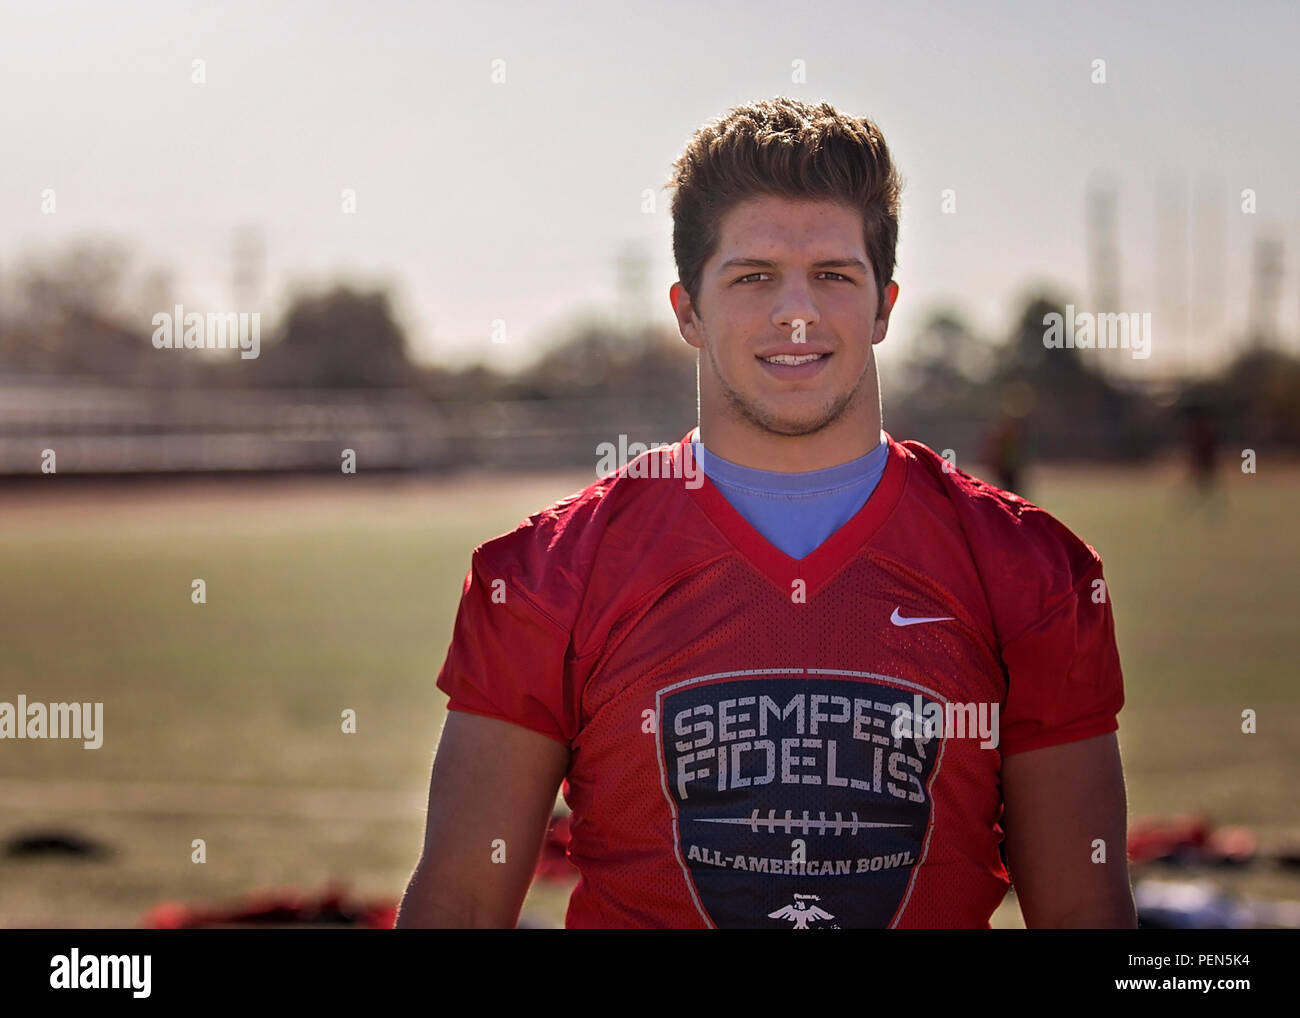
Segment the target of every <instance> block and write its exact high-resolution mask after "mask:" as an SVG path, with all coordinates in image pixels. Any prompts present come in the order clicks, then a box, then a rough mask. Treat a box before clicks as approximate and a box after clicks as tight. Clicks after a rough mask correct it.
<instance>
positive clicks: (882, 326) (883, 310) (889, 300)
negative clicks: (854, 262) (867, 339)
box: [871, 279, 898, 346]
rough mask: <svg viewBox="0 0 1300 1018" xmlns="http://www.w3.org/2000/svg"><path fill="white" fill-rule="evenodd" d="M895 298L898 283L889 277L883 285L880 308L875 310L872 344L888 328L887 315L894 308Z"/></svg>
mask: <svg viewBox="0 0 1300 1018" xmlns="http://www.w3.org/2000/svg"><path fill="white" fill-rule="evenodd" d="M897 300H898V284H897V283H895V282H894V281H893V280H892V279H891V280H890V281H889V285H888V286H887V287H885V293H884V297H883V299H882V300H881V302H880V310H879V311H877V312H876V324H875V325H874V326H873V327H872V330H871V345H872V346H875V345H876V344H877V343H879V342H880V341H881V340H883V339H884V338H885V332H886V331H887V330H888V329H889V315H890V313H891V312H892V311H893V310H894V303H895V302H896V301H897Z"/></svg>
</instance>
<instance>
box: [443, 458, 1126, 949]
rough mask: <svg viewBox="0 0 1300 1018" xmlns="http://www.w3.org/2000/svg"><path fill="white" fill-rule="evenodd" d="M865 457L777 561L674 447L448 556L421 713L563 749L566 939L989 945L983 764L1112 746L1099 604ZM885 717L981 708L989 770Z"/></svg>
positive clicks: (947, 490)
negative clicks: (710, 933)
mask: <svg viewBox="0 0 1300 1018" xmlns="http://www.w3.org/2000/svg"><path fill="white" fill-rule="evenodd" d="M886 437H887V439H888V442H889V457H888V461H887V463H886V466H885V471H884V473H883V475H882V477H881V479H880V482H879V484H878V486H877V488H876V491H875V492H874V493H873V495H872V497H871V498H870V499H869V500H868V501H867V502H866V503H865V505H863V507H862V508H861V509H860V510H859V511H858V513H857V514H856V515H855V516H854V517H853V518H852V519H850V520H849V521H848V523H846V524H845V525H844V526H843V527H841V528H840V529H839V530H838V531H836V532H835V533H834V534H832V535H831V536H830V537H829V538H828V539H827V540H826V541H825V542H824V543H823V544H821V545H820V546H819V547H818V548H817V549H815V550H814V551H813V552H812V553H811V554H809V555H808V556H806V557H804V558H802V559H798V560H796V559H792V558H790V557H789V556H787V555H785V554H784V553H783V552H781V551H780V550H779V549H777V548H776V547H774V546H773V545H771V544H770V543H768V542H767V541H766V540H765V539H764V538H762V536H761V535H759V534H758V533H757V532H756V531H755V530H754V529H753V528H752V527H750V526H749V524H748V523H747V522H746V521H745V520H744V519H743V518H742V517H741V516H740V515H739V514H738V513H737V512H736V510H735V509H734V508H732V506H731V505H730V504H729V503H728V502H727V500H726V499H725V498H724V497H723V496H722V495H721V493H720V492H719V491H718V490H717V488H716V487H714V486H713V485H712V484H711V482H709V481H708V479H707V478H706V477H704V475H703V474H696V475H694V480H692V479H691V478H692V476H693V475H692V470H691V466H692V464H691V462H690V460H691V453H690V449H689V445H688V439H689V435H688V436H686V438H684V439H683V440H681V441H679V442H678V443H676V444H675V445H672V446H667V447H661V448H659V449H655V450H651V451H650V452H647V453H645V454H644V455H643V456H641V457H638V459H637V460H634V461H633V462H632V463H631V464H628V465H627V466H625V467H624V468H623V469H621V470H620V471H618V472H617V473H615V474H612V475H610V476H608V477H606V478H603V479H601V480H599V481H597V482H596V483H594V484H592V485H590V486H588V487H587V488H585V489H583V490H582V491H580V492H576V493H574V494H572V495H570V496H568V497H567V498H565V499H562V500H560V501H559V502H557V503H555V504H554V505H552V506H550V507H548V508H547V509H545V510H542V511H541V512H539V513H537V514H534V515H533V516H531V517H529V518H528V519H527V520H525V521H523V522H522V523H521V524H520V525H519V527H517V528H516V529H515V530H514V531H512V532H511V533H509V534H505V535H502V536H501V537H498V538H496V539H494V540H492V541H488V542H486V543H485V544H483V545H480V546H479V547H478V548H476V549H475V550H474V553H473V556H472V561H471V566H470V570H469V572H468V574H467V575H466V577H465V583H464V586H463V591H462V598H461V603H460V607H459V609H458V612H457V618H456V622H455V627H454V631H453V637H452V641H451V645H450V647H449V649H448V653H447V657H446V660H445V662H444V664H443V667H442V669H441V671H440V673H439V676H438V687H439V688H440V689H442V690H443V692H445V693H446V694H448V697H449V703H448V707H449V709H452V710H462V711H470V712H473V713H479V714H484V715H487V716H490V717H495V718H500V719H503V720H506V721H510V722H512V723H514V724H518V725H522V726H524V727H527V728H530V729H532V730H534V731H537V732H540V733H542V734H544V735H546V736H549V737H550V738H553V739H556V740H558V741H560V742H563V743H564V744H565V745H567V746H569V747H570V749H571V753H572V756H571V763H570V768H569V771H568V774H567V776H566V779H565V782H564V786H563V793H564V796H565V799H566V801H567V802H568V804H569V806H570V809H571V810H572V817H571V827H570V830H571V841H570V845H569V855H570V858H571V860H572V861H573V863H574V864H575V866H576V867H577V869H578V871H579V873H580V879H579V882H578V885H577V887H576V888H575V889H574V891H573V894H572V896H571V898H570V902H569V907H568V911H567V914H566V919H565V925H566V926H568V927H570V928H712V927H750V928H755V927H756V928H825V927H836V926H838V927H843V928H849V927H869V928H878V927H898V928H906V927H924V928H951V927H966V928H970V927H983V928H987V927H988V926H989V918H990V917H991V915H992V913H993V911H994V909H995V908H996V907H997V905H998V904H999V903H1000V902H1001V900H1002V898H1003V897H1004V896H1005V893H1006V889H1007V887H1008V886H1009V878H1008V875H1007V872H1006V869H1005V867H1004V866H1003V863H1002V859H1001V857H1000V855H999V850H998V848H999V844H1000V842H1001V840H1002V829H1001V826H1000V819H1001V813H1002V801H1001V794H1000V768H1001V760H1002V758H1003V757H1004V756H1007V755H1010V754H1013V753H1018V752H1024V751H1026V750H1030V749H1037V748H1041V747H1045V746H1051V745H1057V744H1060V743H1065V742H1069V741H1073V740H1078V739H1084V738H1089V737H1092V736H1095V735H1101V734H1105V733H1107V732H1111V731H1115V730H1116V728H1117V727H1118V722H1117V714H1118V712H1119V710H1120V708H1121V707H1122V705H1123V702H1124V694H1123V677H1122V673H1121V669H1120V662H1119V654H1118V650H1117V647H1116V643H1115V635H1114V622H1113V615H1112V607H1111V598H1110V596H1109V592H1107V591H1106V589H1105V586H1104V579H1103V575H1102V563H1101V560H1100V558H1099V557H1098V555H1097V554H1096V552H1095V551H1094V550H1093V549H1092V548H1091V547H1090V546H1089V545H1087V544H1085V543H1084V542H1083V541H1082V540H1080V539H1079V538H1078V537H1076V536H1075V535H1074V534H1073V533H1071V532H1070V531H1069V530H1068V529H1067V528H1066V527H1065V526H1064V525H1063V524H1062V523H1060V522H1059V521H1058V520H1056V519H1055V518H1054V517H1052V516H1051V515H1050V514H1048V513H1047V512H1045V511H1043V510H1042V509H1040V508H1039V507H1037V506H1035V505H1033V504H1032V503H1030V502H1028V501H1026V500H1025V499H1023V498H1021V497H1019V496H1017V495H1014V494H1012V493H1010V492H1005V491H1002V490H1001V489H998V488H995V487H993V486H991V485H988V484H986V483H984V482H982V481H980V480H978V479H976V478H974V477H972V476H970V475H968V474H966V473H965V472H963V471H961V470H958V469H955V468H952V467H951V466H949V465H948V464H947V463H946V461H944V460H943V459H942V458H941V457H939V456H938V455H937V454H936V453H935V452H934V451H933V450H932V449H930V448H928V447H927V446H925V445H924V444H922V443H919V442H914V441H904V442H897V441H895V440H894V439H893V437H892V436H889V435H888V433H886ZM497 581H504V582H503V583H502V582H497ZM1098 590H1100V591H1102V596H1101V597H1098V596H1097V591H1098ZM502 592H504V596H502ZM920 618H925V619H934V620H935V621H933V622H924V623H917V622H915V621H909V620H916V619H920ZM895 620H897V621H895ZM900 621H901V622H903V623H904V624H901V625H900V624H898V622H900ZM900 703H903V704H911V705H915V707H916V708H917V713H918V714H919V713H920V710H921V708H924V709H925V710H926V711H929V710H930V709H931V707H932V706H935V707H936V709H938V710H944V709H948V707H947V705H953V707H956V708H958V712H960V709H961V708H962V707H963V705H980V704H983V705H985V707H986V708H987V709H988V710H990V711H991V709H992V707H991V705H994V704H996V705H997V708H998V722H999V723H998V728H999V732H998V735H999V738H998V741H997V744H996V746H990V745H988V741H989V740H981V739H979V738H977V737H969V733H967V737H949V733H948V732H943V733H941V734H939V735H938V736H934V737H926V736H927V735H929V734H930V733H926V732H924V731H923V730H922V726H921V725H920V724H917V725H916V726H915V729H914V730H913V731H911V732H907V731H902V732H900V731H899V730H898V729H897V728H896V727H895V722H896V721H897V718H898V714H897V710H896V707H895V705H896V704H900ZM982 743H983V745H982Z"/></svg>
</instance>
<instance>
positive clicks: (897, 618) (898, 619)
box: [889, 608, 956, 626]
mask: <svg viewBox="0 0 1300 1018" xmlns="http://www.w3.org/2000/svg"><path fill="white" fill-rule="evenodd" d="M889 621H890V622H892V623H893V624H894V625H896V626H919V625H920V624H921V623H922V622H954V621H956V620H955V619H954V618H953V617H952V616H951V615H944V616H942V617H940V618H933V619H928V618H915V619H905V618H903V616H901V615H899V614H898V609H897V608H895V609H894V614H893V615H891V616H889Z"/></svg>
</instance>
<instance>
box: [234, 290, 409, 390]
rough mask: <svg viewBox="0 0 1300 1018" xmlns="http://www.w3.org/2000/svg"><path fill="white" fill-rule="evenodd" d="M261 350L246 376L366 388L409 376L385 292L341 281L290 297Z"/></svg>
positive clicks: (399, 330) (278, 382)
mask: <svg viewBox="0 0 1300 1018" xmlns="http://www.w3.org/2000/svg"><path fill="white" fill-rule="evenodd" d="M262 356H263V358H264V359H265V365H264V369H263V370H256V371H254V370H252V369H248V370H249V376H250V380H253V378H255V377H265V378H266V380H268V381H270V382H271V383H272V384H276V385H290V386H304V387H313V386H315V387H321V388H351V387H363V388H368V387H382V386H394V385H404V384H407V383H409V382H411V381H412V380H413V378H414V371H413V369H412V367H411V364H410V361H409V359H408V356H407V350H406V335H405V333H404V332H403V330H402V327H401V326H400V325H398V323H397V321H396V319H395V318H394V316H393V311H392V304H391V301H390V299H389V296H388V294H387V293H386V292H384V291H383V290H370V291H364V290H357V289H353V288H352V287H350V286H347V285H346V284H341V285H336V286H334V287H332V288H330V289H328V290H326V291H325V292H323V293H318V294H299V295H298V296H297V297H295V298H294V299H293V301H292V303H291V304H290V306H289V309H288V311H287V312H286V313H285V316H284V319H283V320H282V321H281V323H280V327H279V329H278V330H277V336H276V339H275V342H274V343H273V344H270V345H269V346H268V348H267V349H266V350H264V351H263V354H262ZM247 363H254V362H247Z"/></svg>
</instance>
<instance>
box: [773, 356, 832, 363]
mask: <svg viewBox="0 0 1300 1018" xmlns="http://www.w3.org/2000/svg"><path fill="white" fill-rule="evenodd" d="M829 356H830V354H828V353H805V354H799V355H798V356H795V355H793V354H788V353H778V354H773V355H772V356H771V357H760V358H759V360H760V361H766V362H767V363H768V364H810V363H812V362H813V361H816V360H821V359H822V358H823V357H829Z"/></svg>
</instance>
